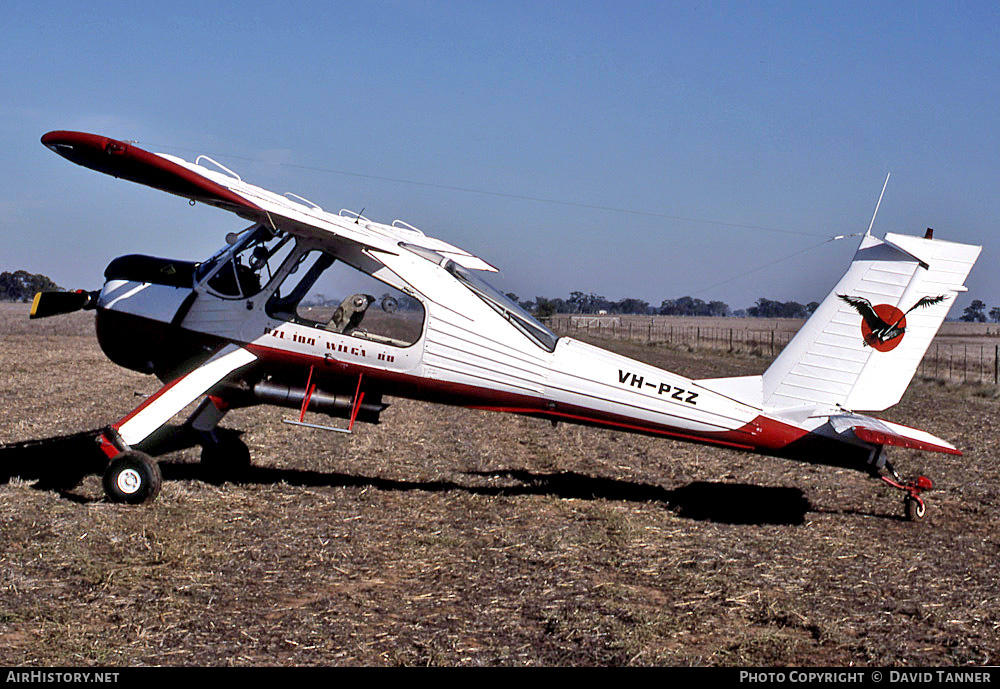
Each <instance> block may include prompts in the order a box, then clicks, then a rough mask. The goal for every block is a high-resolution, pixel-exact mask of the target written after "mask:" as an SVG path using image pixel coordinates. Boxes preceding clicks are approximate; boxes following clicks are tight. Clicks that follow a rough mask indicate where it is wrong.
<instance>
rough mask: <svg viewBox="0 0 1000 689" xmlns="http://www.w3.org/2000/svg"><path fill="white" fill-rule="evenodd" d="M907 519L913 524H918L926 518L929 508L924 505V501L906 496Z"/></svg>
mask: <svg viewBox="0 0 1000 689" xmlns="http://www.w3.org/2000/svg"><path fill="white" fill-rule="evenodd" d="M905 502H906V518H907V519H908V520H910V521H911V522H918V521H920V520H921V519H923V518H924V514H926V512H927V506H926V505H925V504H924V502H923V500H920V499H918V498H914V497H911V496H909V495H908V496H906V500H905Z"/></svg>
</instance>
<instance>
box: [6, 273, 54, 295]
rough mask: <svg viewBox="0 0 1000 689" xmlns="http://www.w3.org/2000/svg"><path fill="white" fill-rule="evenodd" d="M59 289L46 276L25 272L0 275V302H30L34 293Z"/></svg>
mask: <svg viewBox="0 0 1000 689" xmlns="http://www.w3.org/2000/svg"><path fill="white" fill-rule="evenodd" d="M61 289H62V288H61V287H60V286H59V285H57V284H56V283H54V282H53V281H52V280H51V279H50V278H49V277H48V276H47V275H41V274H38V275H32V274H31V273H29V272H28V271H26V270H16V271H14V272H13V273H10V272H7V271H4V272H2V273H0V301H31V300H32V299H33V298H34V297H35V292H44V291H46V290H61Z"/></svg>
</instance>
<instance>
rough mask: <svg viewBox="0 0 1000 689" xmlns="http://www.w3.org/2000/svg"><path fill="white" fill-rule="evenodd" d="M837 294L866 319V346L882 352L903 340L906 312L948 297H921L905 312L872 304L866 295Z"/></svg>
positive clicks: (863, 326)
mask: <svg viewBox="0 0 1000 689" xmlns="http://www.w3.org/2000/svg"><path fill="white" fill-rule="evenodd" d="M837 296H838V297H839V298H840V299H841V300H843V301H845V302H847V303H848V304H850V305H851V306H852V307H853V308H854V310H855V311H857V312H858V313H859V314H861V318H863V319H864V322H863V323H862V324H861V334H862V336H863V338H864V343H865V346H866V347H872V348H873V349H877V350H878V351H880V352H888V351H890V350H892V349H895V348H896V345H898V344H899V343H900V342H901V341H902V336H903V333H905V332H906V314H908V313H909V312H910V311H913V310H914V309H919V308H923V307H925V306H932V305H934V304H940V303H941V302H943V301H944V300H945V299H947V298H948V297H947V296H946V295H944V294H939V295H937V296H934V297H932V296H926V297H921V298H920V299H919V300H917V303H916V304H914V305H913V306H911V307H910V308H908V309H907V310H906V311H905V312H904V311H900V310H899V309H898V308H896V307H895V306H890V305H889V304H879V305H878V306H872V303H871V302H870V301H868V300H867V299H865V298H864V297H854V296H850V295H847V294H838V295H837Z"/></svg>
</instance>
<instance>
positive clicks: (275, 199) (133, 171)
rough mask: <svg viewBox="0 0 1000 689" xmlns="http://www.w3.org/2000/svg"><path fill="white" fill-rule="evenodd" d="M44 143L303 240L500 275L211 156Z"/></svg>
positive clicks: (448, 247) (57, 140)
mask: <svg viewBox="0 0 1000 689" xmlns="http://www.w3.org/2000/svg"><path fill="white" fill-rule="evenodd" d="M42 143H43V144H44V145H45V146H47V147H48V148H50V149H52V150H53V151H54V152H56V153H58V154H59V155H61V156H63V157H64V158H66V159H68V160H70V161H72V162H74V163H76V164H78V165H82V166H84V167H89V168H91V169H92V170H97V171H98V172H103V173H105V174H108V175H112V176H114V177H121V178H123V179H127V180H130V181H132V182H136V183H138V184H144V185H146V186H149V187H153V188H154V189H160V190H161V191H166V192H168V193H170V194H176V195H177V196H183V197H184V198H187V199H191V200H192V201H198V202H201V203H206V204H209V205H212V206H216V207H218V208H222V209H224V210H227V211H230V212H232V213H235V214H237V215H239V216H240V217H243V218H246V219H248V220H253V221H254V222H258V223H260V224H262V225H264V226H266V227H267V226H269V227H274V228H277V229H281V230H285V231H287V232H289V233H291V234H293V235H296V236H299V237H304V238H309V239H313V240H317V241H320V242H324V243H336V242H350V243H354V244H359V245H361V246H364V247H366V248H369V249H374V250H377V251H383V252H388V253H397V252H398V250H399V244H400V242H402V243H405V244H411V245H416V246H419V247H423V248H425V249H430V250H432V251H436V252H437V253H439V254H441V255H443V256H446V257H447V258H450V259H452V260H453V261H455V263H458V264H459V265H461V266H463V267H465V268H469V269H472V270H486V271H490V272H497V269H496V268H495V267H493V266H492V265H490V264H489V263H487V262H486V261H484V260H482V259H481V258H478V257H477V256H474V255H472V254H470V253H469V252H468V251H465V250H464V249H460V248H458V247H456V246H454V245H452V244H449V243H447V242H444V241H442V240H440V239H434V238H433V237H428V236H427V235H425V234H424V233H423V232H421V231H420V230H418V229H416V228H414V227H412V226H410V225H407V224H406V223H403V222H401V221H394V222H393V223H392V224H391V225H385V224H382V223H376V222H372V221H370V220H368V219H367V218H364V217H362V216H360V215H351V216H350V217H344V216H343V215H340V214H336V215H335V214H332V213H328V212H326V211H324V210H323V209H322V208H320V207H319V206H317V205H316V204H313V203H310V202H308V201H306V200H305V199H303V198H302V197H300V196H296V195H294V194H289V195H287V196H283V195H280V194H275V193H274V192H271V191H268V190H267V189H263V188H261V187H258V186H255V185H253V184H248V183H247V182H244V181H243V180H242V179H241V178H240V177H239V175H237V174H236V173H234V172H232V171H231V170H229V169H228V168H225V167H224V166H222V165H219V163H216V162H215V161H214V160H211V158H208V157H207V156H199V157H198V159H197V160H196V161H195V162H194V163H191V162H188V161H186V160H183V159H181V158H178V157H176V156H172V155H168V154H165V153H151V152H149V151H146V150H144V149H142V148H139V147H138V146H136V145H134V144H131V143H128V142H125V141H118V140H116V139H110V138H108V137H104V136H99V135H96V134H87V133H84V132H69V131H54V132H49V133H48V134H46V135H44V136H43V137H42ZM202 159H206V160H208V161H210V162H212V163H215V165H217V166H218V167H219V168H220V169H221V170H225V172H222V171H219V170H213V169H210V168H207V167H205V166H203V165H200V164H198V163H199V162H200V161H201V160H202ZM227 173H228V174H227ZM290 197H293V198H290Z"/></svg>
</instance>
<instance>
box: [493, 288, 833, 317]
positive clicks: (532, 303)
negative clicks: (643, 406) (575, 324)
mask: <svg viewBox="0 0 1000 689" xmlns="http://www.w3.org/2000/svg"><path fill="white" fill-rule="evenodd" d="M507 296H508V297H510V298H511V299H513V300H514V301H516V302H517V303H518V304H520V305H521V307H522V308H524V309H526V310H528V311H531V312H533V313H534V314H535V315H537V316H542V317H545V316H551V315H552V314H555V313H579V314H596V313H601V312H604V313H609V314H640V315H645V316H738V317H742V316H751V317H758V318H807V317H808V316H809V314H811V313H812V312H813V311H815V310H816V307H817V306H819V304H818V303H817V302H812V303H810V304H807V305H805V306H803V305H802V304H800V303H798V302H796V301H787V302H781V301H775V300H773V299H765V298H763V297H761V298H760V299H758V300H757V302H756V303H755V305H754V306H751V307H750V308H748V309H746V310H743V309H737V310H736V311H733V310H731V309H730V308H729V304H727V303H726V302H724V301H704V300H702V299H695V298H694V297H690V296H686V297H680V298H678V299H664V300H663V301H662V302H660V305H659V306H653V305H652V304H650V303H649V302H647V301H645V300H643V299H636V298H634V297H627V298H625V299H621V300H619V301H611V300H609V299H605V298H604V297H602V296H600V295H598V294H594V293H593V292H591V293H589V294H588V293H586V292H571V293H570V295H569V298H568V299H561V298H556V299H549V298H548V297H535V298H534V300H521V299H519V298H518V296H517V295H516V294H514V293H512V292H509V293H508V294H507Z"/></svg>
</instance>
